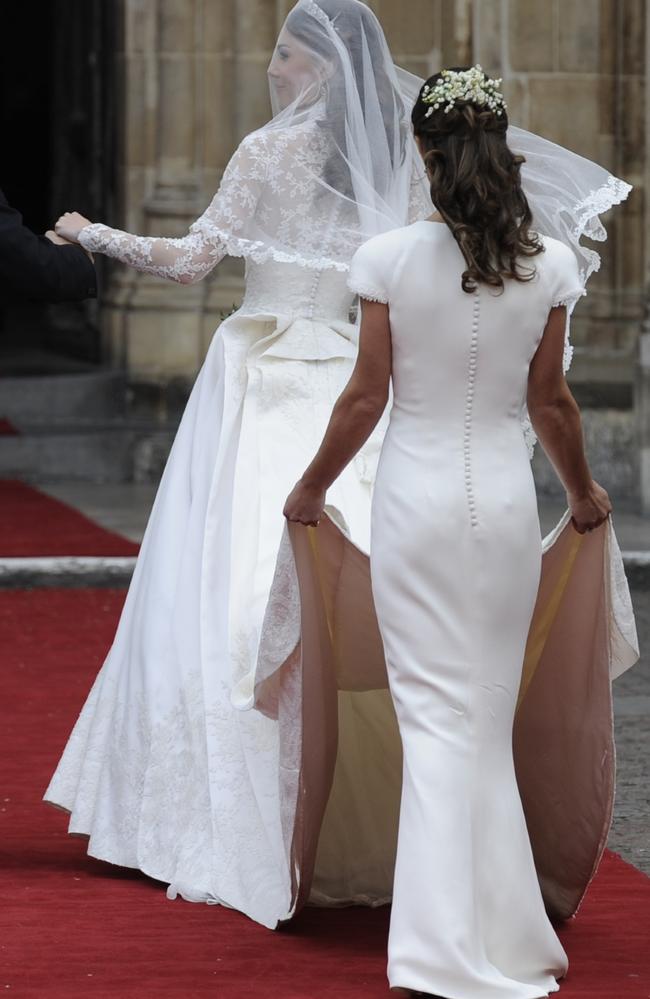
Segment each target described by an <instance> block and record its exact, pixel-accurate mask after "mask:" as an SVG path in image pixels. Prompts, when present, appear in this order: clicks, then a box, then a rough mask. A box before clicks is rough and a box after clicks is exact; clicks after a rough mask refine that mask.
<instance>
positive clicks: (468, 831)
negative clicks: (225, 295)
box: [284, 67, 612, 999]
mask: <svg viewBox="0 0 650 999" xmlns="http://www.w3.org/2000/svg"><path fill="white" fill-rule="evenodd" d="M497 84H498V81H494V80H490V79H489V78H488V77H486V76H485V75H484V74H483V72H482V70H480V67H474V68H473V69H471V70H458V71H443V73H442V74H437V75H435V76H434V77H432V78H431V79H430V80H429V81H428V82H427V83H426V84H425V85H424V87H423V88H422V90H421V92H420V95H419V98H418V101H417V104H416V106H415V108H414V111H413V124H414V129H415V135H416V138H417V141H418V145H419V149H420V152H421V153H422V155H423V157H424V162H425V165H426V169H427V173H428V176H429V180H430V183H431V195H432V201H433V203H434V205H436V207H437V211H436V212H435V213H434V214H433V215H431V216H430V218H428V219H426V220H423V221H420V222H416V223H414V224H412V225H410V226H406V227H404V228H401V229H398V230H395V231H393V232H389V233H384V234H382V235H379V236H377V237H375V238H373V239H371V240H370V241H369V242H368V243H366V244H365V245H364V246H363V247H362V248H361V249H360V250H359V251H358V252H357V254H356V255H355V257H354V259H353V262H352V268H351V275H350V287H351V289H352V290H353V291H356V292H357V293H358V294H359V295H360V297H361V298H362V309H363V319H362V325H361V334H360V348H359V356H358V360H357V363H356V367H355V369H354V372H353V375H352V378H351V380H350V382H349V384H348V386H347V388H346V389H345V391H344V392H343V394H342V396H341V397H340V399H339V401H338V402H337V404H336V407H335V409H334V412H333V415H332V418H331V421H330V424H329V427H328V429H327V432H326V435H325V438H324V440H323V443H322V445H321V447H320V449H319V451H318V453H317V454H316V457H315V458H314V460H313V461H312V463H311V464H310V465H309V467H308V468H307V470H306V471H305V472H304V474H303V476H302V478H301V479H300V481H299V482H298V484H297V485H296V487H295V488H294V490H293V492H292V493H291V495H290V496H289V498H288V500H287V502H286V506H285V511H284V512H285V516H286V517H287V518H288V519H289V520H292V521H297V522H299V523H302V524H308V525H316V524H317V523H318V522H319V520H320V518H321V516H322V513H323V509H324V504H325V495H326V491H327V489H328V488H329V487H330V486H331V485H332V483H333V482H334V481H335V479H336V478H337V476H338V475H339V474H340V473H341V472H342V470H343V469H344V468H345V467H346V465H347V464H348V462H349V461H350V460H351V459H352V458H353V457H354V455H355V453H356V452H357V450H358V449H359V448H360V447H361V446H362V445H363V443H364V442H365V440H366V439H367V437H368V435H369V434H370V433H371V431H372V429H373V428H374V426H375V425H376V423H377V421H378V419H379V417H380V416H381V414H382V412H383V410H384V407H385V406H386V404H387V401H388V397H389V382H390V381H391V378H392V382H393V398H394V401H393V406H392V411H391V414H390V425H389V428H388V433H387V435H386V439H385V443H384V447H383V450H382V455H381V460H380V466H379V472H378V477H377V482H376V487H375V494H374V499H373V510H372V542H371V568H372V575H373V594H374V599H375V604H376V610H377V617H378V621H379V625H380V630H381V634H382V639H383V643H384V649H385V654H386V661H387V667H388V673H389V681H390V688H391V694H392V697H393V700H394V704H395V709H396V713H397V718H398V722H399V727H400V734H401V738H402V743H403V749H404V773H403V790H402V803H401V812H400V826H399V843H398V852H397V862H396V869H395V883H394V894H393V908H392V914H391V925H390V934H389V943H388V958H389V960H388V976H389V981H390V985H391V987H393V988H395V989H396V990H398V991H399V992H401V993H402V994H405V995H409V994H411V995H412V994H415V995H419V994H426V995H436V996H440V997H446V999H540V997H542V996H548V995H549V993H552V992H556V991H557V990H558V988H559V985H558V982H557V979H560V978H562V977H563V976H564V975H565V973H566V971H567V967H568V961H567V956H566V954H565V952H564V950H563V948H562V946H561V944H560V941H559V940H558V938H557V936H556V934H555V932H554V930H553V927H552V925H551V923H550V921H549V919H548V917H547V915H546V912H545V909H544V904H543V900H542V895H541V892H540V888H539V884H538V881H537V876H536V872H535V867H534V863H533V857H532V853H531V848H530V841H529V838H528V834H527V829H526V823H525V819H524V814H523V810H522V806H521V800H520V797H519V793H518V789H517V784H516V779H515V771H514V764H513V755H512V729H513V720H514V712H515V706H516V699H517V693H518V689H519V682H520V677H521V671H522V664H523V656H524V649H525V643H526V638H527V635H528V630H529V625H530V621H531V617H532V613H533V609H534V604H535V599H536V596H537V589H538V584H539V576H540V566H541V537H540V526H539V520H538V514H537V503H536V496H535V488H534V482H533V478H532V473H531V468H530V462H529V456H528V451H527V447H526V443H525V439H524V433H523V430H522V422H521V418H522V413H523V410H524V406H525V404H526V402H527V405H528V410H529V413H530V417H531V420H532V423H533V427H534V429H535V432H536V433H537V436H538V438H539V440H540V442H541V444H542V446H543V448H544V450H545V451H546V453H547V455H548V457H549V458H550V460H551V461H552V463H553V465H554V466H555V469H556V471H557V474H558V476H559V477H560V479H561V481H562V483H563V485H564V487H565V489H566V492H567V501H568V505H569V507H570V510H571V513H572V516H573V524H574V526H575V529H576V530H577V531H579V532H581V533H582V532H585V531H589V530H592V529H593V528H595V527H597V526H598V525H600V524H601V523H603V522H604V521H605V520H606V519H607V517H608V516H609V513H610V512H611V509H612V507H611V504H610V501H609V498H608V496H607V493H606V492H605V490H604V489H603V488H602V487H601V486H600V485H598V483H596V482H594V480H593V479H592V476H591V473H590V470H589V466H588V463H587V459H586V457H585V453H584V447H583V437H582V431H581V420H580V414H579V411H578V407H577V405H576V403H575V400H574V399H573V396H572V395H571V392H570V390H569V388H568V386H567V383H566V380H565V377H564V374H563V353H564V347H565V332H566V326H567V306H570V305H571V304H573V303H574V302H575V300H576V299H577V298H578V297H580V296H581V295H582V294H584V291H583V288H582V283H581V281H580V277H579V273H578V267H577V263H576V258H575V256H574V254H573V252H572V251H571V250H570V249H569V248H567V247H566V246H565V245H564V244H563V243H561V242H559V241H558V240H555V239H552V238H550V237H542V236H540V235H539V234H538V233H536V232H535V231H534V230H533V228H532V223H531V211H530V208H529V205H528V202H527V199H526V196H525V194H524V192H523V190H522V185H521V177H520V166H521V162H522V158H521V157H517V156H515V155H514V154H513V153H512V152H511V150H510V148H509V147H508V144H507V141H506V130H507V127H508V120H507V114H506V105H505V102H504V100H503V96H502V94H501V92H500V90H499V87H498V85H497Z"/></svg>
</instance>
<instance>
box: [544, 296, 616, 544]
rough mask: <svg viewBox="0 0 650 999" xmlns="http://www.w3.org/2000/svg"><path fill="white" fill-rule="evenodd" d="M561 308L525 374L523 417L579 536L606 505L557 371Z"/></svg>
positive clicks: (607, 510)
mask: <svg viewBox="0 0 650 999" xmlns="http://www.w3.org/2000/svg"><path fill="white" fill-rule="evenodd" d="M565 330H566V309H565V308H564V307H563V306H562V307H558V308H554V309H551V312H550V313H549V318H548V322H547V324H546V329H545V330H544V335H543V337H542V340H541V343H540V345H539V347H538V349H537V353H536V354H535V356H534V358H533V360H532V362H531V365H530V371H529V375H528V412H529V414H530V419H531V422H532V424H533V429H534V430H535V433H536V434H537V437H538V439H539V441H540V443H541V445H542V447H543V448H544V451H545V452H546V454H547V456H548V458H549V460H550V462H551V464H552V465H553V467H554V468H555V471H556V472H557V475H558V476H559V478H560V481H561V482H562V484H563V486H564V488H565V489H566V492H567V500H568V503H569V507H570V509H571V514H572V516H573V520H574V523H575V526H576V529H577V530H578V531H580V533H581V534H582V533H584V531H588V530H592V529H593V528H594V527H597V526H598V525H599V524H602V522H603V521H604V520H606V519H607V517H608V515H609V514H610V512H611V509H612V506H611V503H610V501H609V496H608V495H607V493H606V491H605V490H604V489H603V488H602V486H600V485H599V484H598V483H597V482H595V481H594V480H593V478H592V476H591V472H590V470H589V464H588V462H587V457H586V455H585V448H584V438H583V433H582V420H581V418H580V410H579V408H578V404H577V403H576V401H575V399H574V398H573V395H572V393H571V390H570V388H569V386H568V385H567V381H566V378H565V376H564V372H563V369H562V358H563V355H564V338H565Z"/></svg>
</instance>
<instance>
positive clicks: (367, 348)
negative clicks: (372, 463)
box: [284, 301, 392, 525]
mask: <svg viewBox="0 0 650 999" xmlns="http://www.w3.org/2000/svg"><path fill="white" fill-rule="evenodd" d="M362 307H363V317H362V321H361V331H360V335H359V354H358V357H357V362H356V365H355V368H354V371H353V372H352V376H351V377H350V381H349V382H348V384H347V385H346V387H345V389H344V390H343V392H342V394H341V395H340V396H339V399H338V401H337V403H336V405H335V406H334V409H333V411H332V416H331V419H330V422H329V425H328V427H327V431H326V433H325V437H324V438H323V442H322V444H321V446H320V448H319V450H318V452H317V454H316V457H315V458H314V460H313V461H312V463H311V464H310V465H309V467H308V468H307V469H306V471H305V472H304V474H303V476H302V478H301V479H300V481H299V482H298V484H297V485H296V487H295V488H294V490H293V492H292V493H291V495H290V496H289V498H288V499H287V502H286V504H285V508H284V515H285V517H287V518H288V520H294V521H297V522H299V523H301V524H311V525H314V524H317V523H318V521H319V520H320V518H321V516H322V513H323V508H324V506H325V494H326V492H327V490H328V488H329V487H330V486H331V485H332V483H333V482H334V480H335V479H337V478H338V476H339V475H340V474H341V472H342V471H343V469H344V468H345V466H346V465H347V464H348V463H349V462H350V461H351V460H352V459H353V458H354V456H355V454H356V453H357V451H359V449H360V448H361V447H363V445H364V444H365V442H366V441H367V440H368V438H369V437H370V434H371V433H372V431H373V430H374V429H375V427H376V426H377V424H378V422H379V420H380V418H381V415H382V413H383V412H384V410H385V408H386V403H387V402H388V390H389V386H390V376H391V367H392V351H391V335H390V321H389V318H388V306H387V305H384V304H382V303H380V302H369V301H363V306H362Z"/></svg>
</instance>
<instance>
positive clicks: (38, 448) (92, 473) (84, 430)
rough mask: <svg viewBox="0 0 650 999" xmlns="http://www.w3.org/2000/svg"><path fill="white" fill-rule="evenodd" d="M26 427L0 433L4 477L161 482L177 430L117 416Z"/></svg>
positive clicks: (0, 470) (0, 472) (0, 466)
mask: <svg viewBox="0 0 650 999" xmlns="http://www.w3.org/2000/svg"><path fill="white" fill-rule="evenodd" d="M24 426H25V425H24ZM25 431H26V432H24V433H22V434H20V435H19V436H15V437H14V436H2V437H0V478H4V479H22V481H23V482H30V483H33V484H38V483H41V482H60V481H63V480H65V481H77V482H97V483H115V482H157V481H158V480H159V478H160V476H161V474H162V470H163V468H164V465H165V461H166V460H167V455H168V453H169V449H170V447H171V444H172V441H173V438H174V433H175V428H173V427H167V426H162V427H161V426H159V425H152V424H150V423H133V422H128V421H124V420H115V421H112V422H110V421H109V422H101V423H91V422H88V421H87V422H85V423H81V422H77V423H76V424H75V425H70V424H56V423H52V424H50V425H49V426H43V425H38V424H31V425H29V426H25Z"/></svg>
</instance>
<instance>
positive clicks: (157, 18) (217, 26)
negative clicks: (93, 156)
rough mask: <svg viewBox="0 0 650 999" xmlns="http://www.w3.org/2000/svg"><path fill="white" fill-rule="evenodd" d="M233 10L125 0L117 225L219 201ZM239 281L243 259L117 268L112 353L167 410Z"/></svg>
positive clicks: (230, 125) (177, 228)
mask: <svg viewBox="0 0 650 999" xmlns="http://www.w3.org/2000/svg"><path fill="white" fill-rule="evenodd" d="M232 8H233V5H232V2H231V0H186V2H185V3H184V4H182V5H179V4H178V3H177V2H176V0H151V2H146V3H145V2H143V0H123V5H122V14H123V46H122V51H120V52H119V53H118V56H117V58H118V70H119V71H118V77H119V78H120V82H121V87H122V90H121V93H120V95H119V107H120V112H121V116H122V118H121V122H122V127H123V131H122V134H121V148H120V155H119V159H120V169H119V201H120V205H121V211H120V215H121V218H120V219H118V220H110V221H112V222H113V223H114V224H115V223H116V222H117V224H119V225H121V226H122V227H124V228H126V229H127V230H128V231H131V232H137V233H141V234H146V235H154V236H156V235H164V236H172V237H173V236H182V235H184V234H185V233H186V232H187V230H188V228H189V225H190V224H191V223H192V221H193V220H194V219H195V218H196V217H197V216H198V215H200V214H201V213H202V212H203V211H204V210H205V208H206V207H207V205H208V204H209V202H210V200H211V199H212V197H213V195H214V193H215V191H216V189H217V187H218V183H219V179H220V177H221V174H222V172H223V169H224V167H225V165H226V163H227V162H228V159H229V158H230V155H231V153H232V151H233V149H234V147H235V146H236V144H237V143H236V127H235V125H236V114H235V110H234V103H233V96H234V89H235V88H234V59H233V33H234V19H233V9H232ZM241 288H242V281H241V266H238V265H235V266H234V267H233V266H231V264H230V262H227V263H225V264H224V265H221V267H220V268H218V269H217V271H215V273H214V275H212V276H211V277H210V278H208V279H207V280H206V281H204V282H201V283H198V284H196V285H192V286H182V285H178V284H175V283H173V282H169V281H161V280H159V279H157V278H153V277H150V276H148V275H144V274H138V273H137V272H135V271H132V270H130V269H126V268H121V267H116V268H115V269H114V272H113V276H112V279H111V283H110V287H109V292H108V308H107V310H106V326H107V336H106V339H107V350H106V353H107V354H108V356H109V357H110V359H111V360H112V362H113V364H115V365H116V366H119V367H122V368H124V369H125V370H126V371H127V373H128V376H129V381H130V382H131V384H132V386H134V387H136V388H137V387H140V389H141V390H144V389H146V388H147V387H148V390H149V394H150V395H152V396H153V397H154V398H157V399H158V401H159V402H160V405H161V407H162V408H161V410H160V415H162V416H164V415H165V398H166V395H167V390H168V388H169V387H170V386H172V388H173V387H174V386H178V389H179V392H180V394H181V396H182V395H184V394H186V392H187V388H188V387H189V385H190V384H191V382H192V381H193V379H194V377H195V375H196V373H197V371H198V368H199V367H200V364H201V362H202V360H203V357H204V356H205V352H206V350H207V346H208V344H209V341H210V339H211V336H212V333H213V332H214V329H215V328H216V326H217V325H218V323H219V321H220V319H221V313H222V312H229V311H230V310H231V308H232V306H233V304H236V302H237V300H238V299H239V298H240V296H241ZM157 387H158V388H159V389H160V391H159V392H156V391H155V389H156V388H157ZM152 389H153V390H154V391H153V392H151V390H152ZM140 394H142V393H140Z"/></svg>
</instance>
